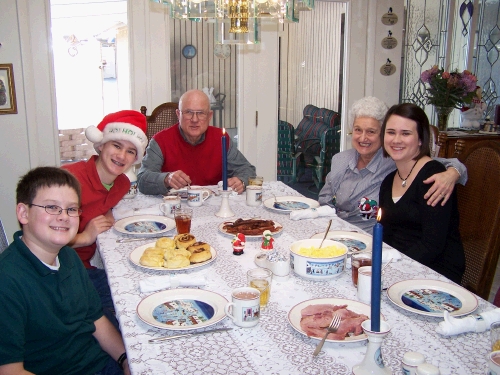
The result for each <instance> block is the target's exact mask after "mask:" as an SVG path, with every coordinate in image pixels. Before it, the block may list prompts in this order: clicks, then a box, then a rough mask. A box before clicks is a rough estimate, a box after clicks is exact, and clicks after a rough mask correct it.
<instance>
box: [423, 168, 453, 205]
mask: <svg viewBox="0 0 500 375" xmlns="http://www.w3.org/2000/svg"><path fill="white" fill-rule="evenodd" d="M459 178H460V175H459V174H458V172H457V171H456V170H455V169H454V168H448V169H447V170H446V172H441V173H436V174H435V175H432V176H431V177H429V178H428V179H427V180H425V181H424V184H431V183H432V184H433V185H432V186H431V187H430V188H429V190H428V191H427V193H426V194H425V195H424V199H427V204H428V205H429V206H432V207H435V206H436V205H437V204H438V203H439V201H441V206H444V205H445V204H446V202H447V201H448V199H450V196H451V194H452V193H453V189H454V188H455V184H456V182H457V181H458V179H459Z"/></svg>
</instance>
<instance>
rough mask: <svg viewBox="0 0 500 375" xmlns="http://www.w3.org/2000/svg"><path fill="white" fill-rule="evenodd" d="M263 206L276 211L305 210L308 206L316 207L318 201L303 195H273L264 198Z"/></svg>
mask: <svg viewBox="0 0 500 375" xmlns="http://www.w3.org/2000/svg"><path fill="white" fill-rule="evenodd" d="M264 206H265V207H266V208H269V209H270V210H273V211H276V212H282V213H287V212H291V211H298V210H305V209H308V208H318V207H319V203H318V201H315V200H314V199H310V198H305V197H293V196H285V197H276V199H274V197H272V198H269V199H266V200H265V201H264Z"/></svg>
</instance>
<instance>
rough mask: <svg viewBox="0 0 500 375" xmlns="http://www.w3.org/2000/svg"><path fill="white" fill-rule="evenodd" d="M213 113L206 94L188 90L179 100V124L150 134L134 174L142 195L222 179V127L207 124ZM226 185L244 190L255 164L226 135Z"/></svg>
mask: <svg viewBox="0 0 500 375" xmlns="http://www.w3.org/2000/svg"><path fill="white" fill-rule="evenodd" d="M212 115H213V112H212V111H211V110H210V102H209V100H208V96H207V95H206V94H205V93H204V92H203V91H200V90H190V91H187V92H186V93H184V95H182V96H181V98H180V100H179V109H178V110H177V117H178V118H179V123H178V124H176V125H174V126H172V127H170V128H168V129H165V130H162V131H161V132H159V133H157V134H156V135H154V136H153V138H152V139H151V141H150V142H149V146H148V148H147V149H146V156H145V157H144V160H143V162H142V165H141V169H140V170H139V173H138V175H137V184H138V187H139V191H140V192H141V193H143V194H150V195H156V194H163V195H165V194H167V193H168V190H169V189H170V188H174V189H180V188H183V187H185V186H187V185H217V183H218V182H219V181H220V180H221V179H222V143H221V138H222V129H219V128H216V127H213V126H209V124H210V119H211V118H212ZM226 143H227V150H228V152H227V169H228V176H229V178H228V180H227V185H228V187H230V188H232V190H233V191H236V192H237V193H238V194H241V193H242V192H243V191H244V190H245V184H246V183H248V178H249V177H252V176H255V167H254V166H253V165H251V164H250V163H249V162H248V160H247V159H246V158H245V157H244V156H243V154H242V153H241V152H240V151H238V149H237V148H236V147H235V146H234V144H233V142H232V141H231V139H230V137H228V136H226Z"/></svg>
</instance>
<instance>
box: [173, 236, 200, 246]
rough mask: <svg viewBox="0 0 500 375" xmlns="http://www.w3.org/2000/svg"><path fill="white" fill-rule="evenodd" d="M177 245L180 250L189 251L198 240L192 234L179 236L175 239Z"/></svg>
mask: <svg viewBox="0 0 500 375" xmlns="http://www.w3.org/2000/svg"><path fill="white" fill-rule="evenodd" d="M174 241H175V245H176V246H177V247H178V248H184V249H187V248H188V247H189V246H191V245H192V244H194V243H195V242H196V238H194V236H193V235H192V234H190V233H185V234H178V235H177V236H175V237H174Z"/></svg>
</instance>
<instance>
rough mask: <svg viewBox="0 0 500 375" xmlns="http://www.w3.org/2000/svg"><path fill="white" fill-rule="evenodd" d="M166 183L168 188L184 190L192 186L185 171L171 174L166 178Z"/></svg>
mask: <svg viewBox="0 0 500 375" xmlns="http://www.w3.org/2000/svg"><path fill="white" fill-rule="evenodd" d="M164 183H165V186H166V187H170V188H174V189H182V188H183V187H185V186H188V185H190V184H191V179H190V178H189V176H188V175H187V174H185V173H184V172H183V171H181V170H178V171H175V172H170V173H169V174H168V175H167V177H165V181H164Z"/></svg>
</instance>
